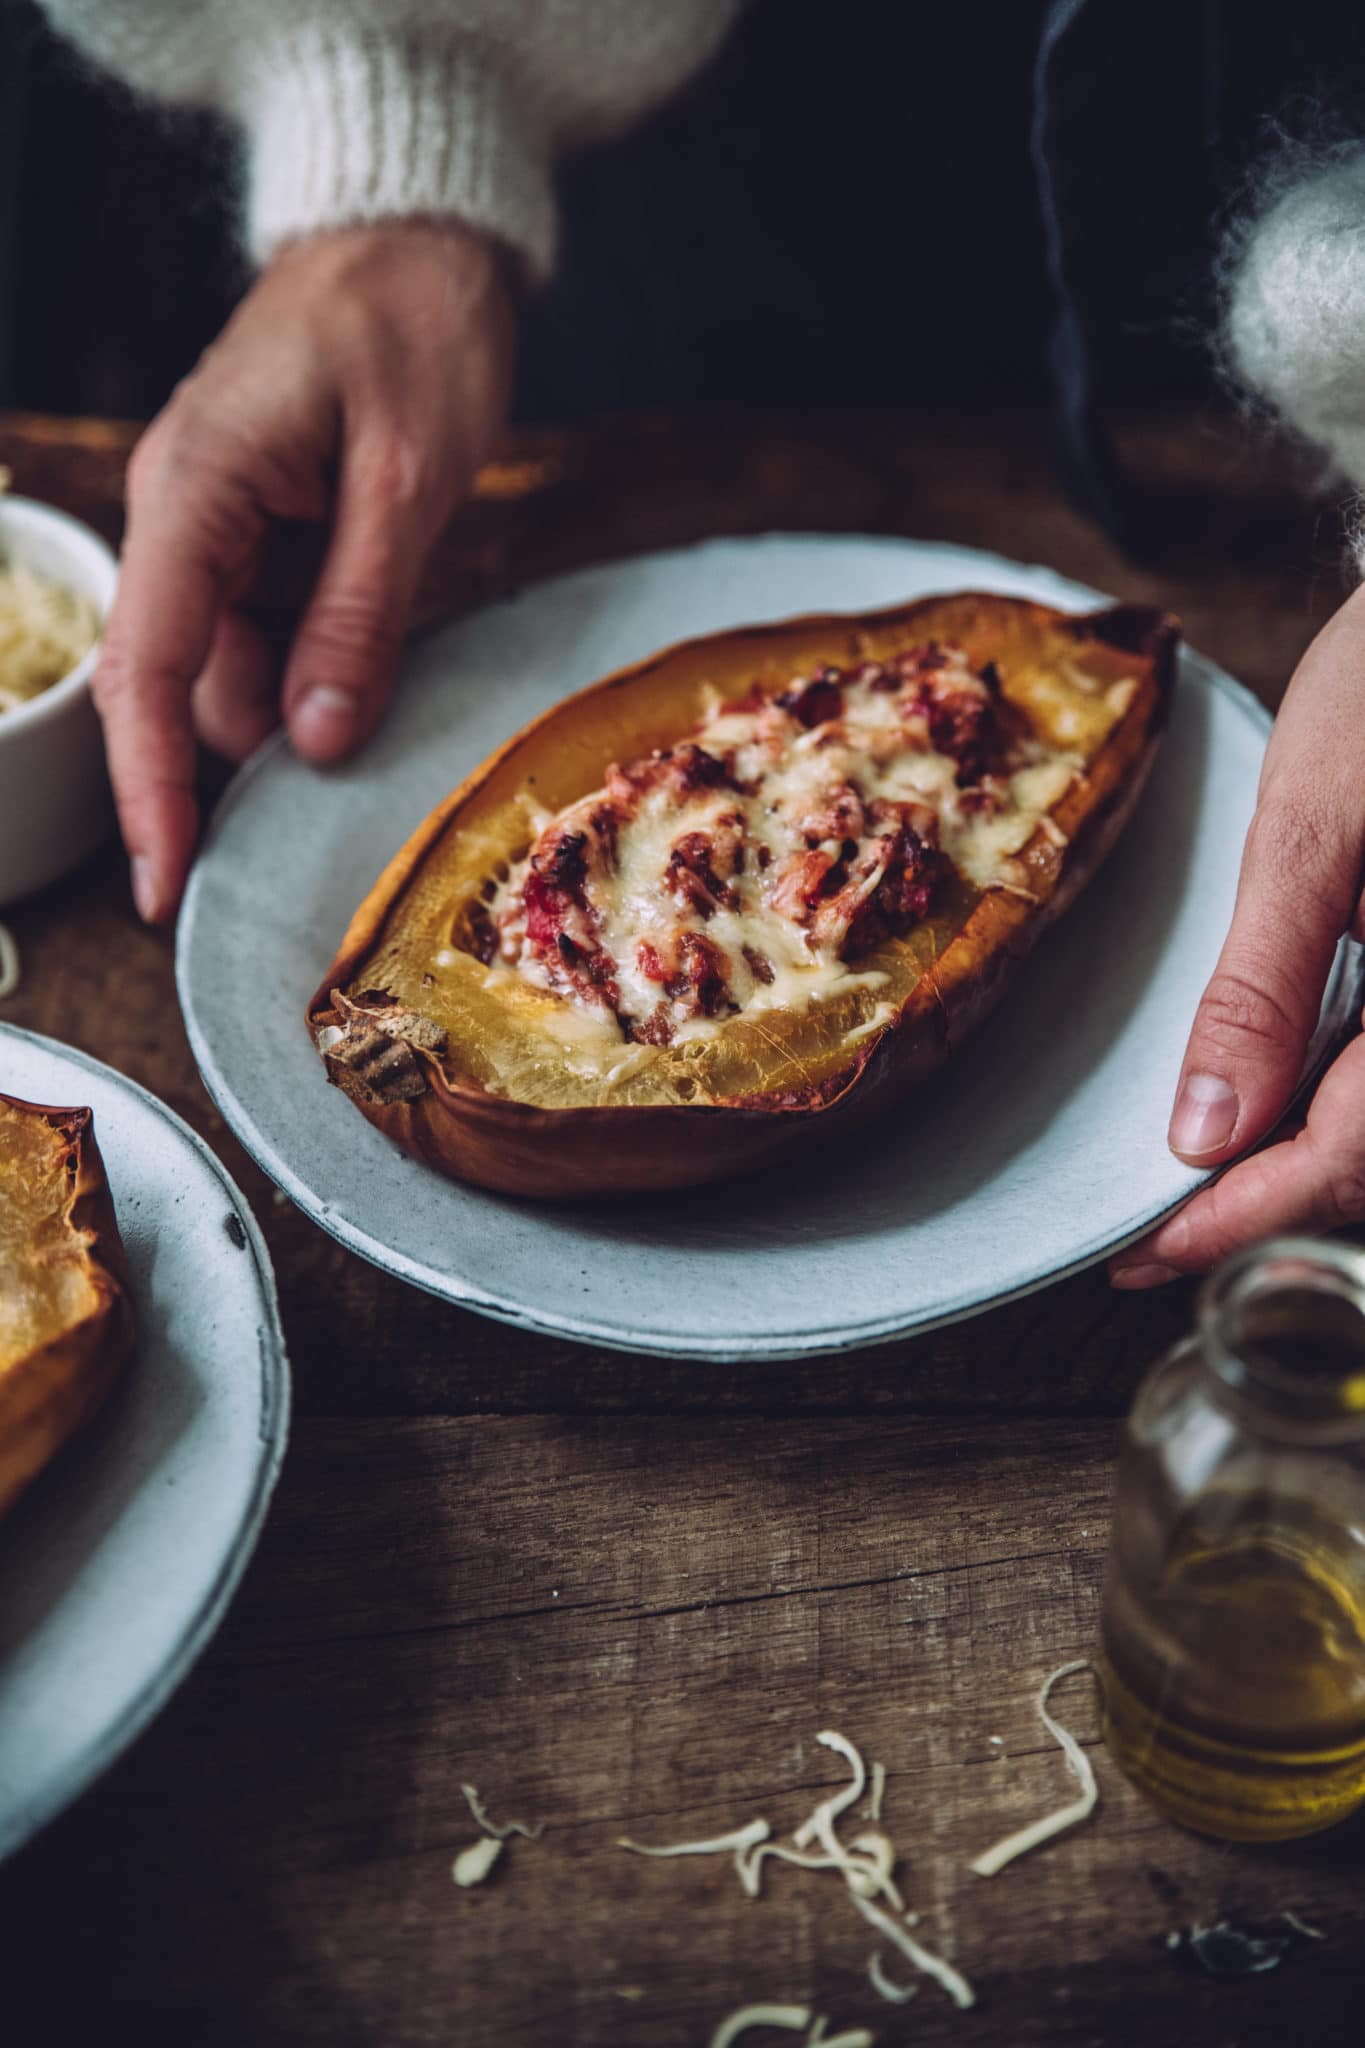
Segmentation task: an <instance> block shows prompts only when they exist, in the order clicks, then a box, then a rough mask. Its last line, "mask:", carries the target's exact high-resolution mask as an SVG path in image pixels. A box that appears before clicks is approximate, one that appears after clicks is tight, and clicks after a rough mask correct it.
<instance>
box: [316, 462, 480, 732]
mask: <svg viewBox="0 0 1365 2048" xmlns="http://www.w3.org/2000/svg"><path fill="white" fill-rule="evenodd" d="M443 511H444V501H443V498H442V496H441V495H440V494H439V493H438V491H437V490H436V489H435V488H434V487H433V484H432V481H431V478H430V476H429V474H428V472H427V469H426V461H425V457H424V456H421V455H413V454H411V452H410V450H409V449H408V448H407V447H406V446H405V445H404V444H402V443H400V442H398V441H396V440H392V441H389V440H383V439H378V440H373V441H371V442H370V443H369V444H365V443H360V444H358V445H356V446H355V447H354V448H352V449H349V450H348V451H347V454H346V456H345V457H344V459H343V463H342V471H341V479H340V487H339V495H338V503H337V512H336V521H335V525H334V527H333V532H332V539H331V542H330V545H329V547H328V550H327V555H326V559H325V560H324V562H323V566H322V571H321V574H320V575H319V577H318V581H317V587H316V589H315V590H314V592H313V596H312V599H311V601H310V603H309V605H308V608H307V610H306V612H305V613H304V616H303V619H302V621H301V622H300V625H299V629H298V632H297V633H296V635H295V638H294V645H293V648H292V650H291V652H290V656H289V660H288V663H287V665H286V668H285V677H284V692H283V705H284V716H285V720H286V723H287V724H288V727H289V733H290V737H291V738H292V740H293V741H294V744H295V746H296V747H297V748H298V749H299V752H300V753H302V754H304V755H306V756H307V758H308V759H309V760H312V761H333V760H337V759H339V758H340V757H341V756H342V755H344V754H348V753H350V752H351V751H352V749H353V748H355V747H357V746H359V745H360V744H361V743H362V741H364V740H366V739H368V738H369V736H370V734H371V733H372V732H373V731H374V729H375V727H376V726H377V725H378V723H379V721H380V719H381V717H382V716H383V712H384V707H385V706H386V704H387V703H388V700H389V697H390V695H391V693H392V690H393V685H394V677H395V672H396V669H397V665H398V657H399V654H400V652H401V651H402V646H403V635H404V632H405V630H406V627H407V622H408V613H409V610H410V608H411V604H412V596H413V592H414V590H415V589H416V587H417V579H418V577H419V576H420V574H421V571H422V564H423V562H424V560H425V558H426V553H427V550H428V548H429V546H430V544H431V540H432V537H433V535H434V533H435V531H436V528H437V526H438V524H439V522H440V519H441V517H442V514H443Z"/></svg>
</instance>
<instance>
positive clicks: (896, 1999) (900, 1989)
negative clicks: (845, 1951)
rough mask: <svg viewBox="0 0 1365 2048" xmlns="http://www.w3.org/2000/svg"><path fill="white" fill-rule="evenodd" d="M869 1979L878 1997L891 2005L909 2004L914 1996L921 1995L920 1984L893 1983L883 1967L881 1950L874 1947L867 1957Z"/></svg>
mask: <svg viewBox="0 0 1365 2048" xmlns="http://www.w3.org/2000/svg"><path fill="white" fill-rule="evenodd" d="M867 1981H868V1983H869V1984H870V1985H871V1986H872V1989H873V1990H874V1991H875V1992H876V1994H877V1996H878V1998H884V1999H885V2000H886V2001H887V2003H888V2004H889V2005H908V2004H909V2003H910V2000H911V1999H912V1998H917V1997H918V1996H919V1985H918V1984H893V1983H892V1982H891V1979H890V1978H889V1977H888V1976H887V1974H886V1972H885V1970H884V1969H883V1968H882V1957H881V1950H880V1949H874V1950H873V1951H872V1954H871V1955H870V1956H869V1957H868V1959H867Z"/></svg>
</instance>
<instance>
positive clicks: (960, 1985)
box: [849, 1889, 976, 2012]
mask: <svg viewBox="0 0 1365 2048" xmlns="http://www.w3.org/2000/svg"><path fill="white" fill-rule="evenodd" d="M849 1896H850V1898H851V1899H852V1900H853V1903H854V1905H855V1906H856V1907H857V1908H858V1911H859V1912H860V1913H861V1914H862V1916H863V1918H864V1920H870V1921H871V1923H872V1925H873V1926H874V1927H875V1928H876V1929H877V1930H878V1932H879V1933H881V1934H884V1935H885V1936H886V1938H887V1940H888V1941H891V1942H894V1943H895V1945H896V1947H897V1948H898V1949H899V1950H900V1952H901V1954H902V1955H903V1956H904V1957H905V1960H906V1961H907V1962H908V1963H913V1964H914V1966H915V1968H916V1969H917V1970H922V1971H923V1972H924V1975H925V1976H926V1977H932V1978H933V1979H934V1982H935V1983H936V1984H941V1985H942V1986H943V1988H944V1990H945V1991H946V1992H947V1994H948V1996H949V1997H950V1998H951V1999H952V2001H953V2004H954V2005H957V2006H960V2007H961V2008H962V2010H963V2011H964V2012H965V2011H966V2010H967V2008H968V2007H969V2006H972V2005H975V2004H976V1993H975V1992H974V1991H973V1989H972V1987H971V1985H970V1984H969V1983H968V1982H967V1979H966V1978H965V1977H964V1976H963V1975H962V1974H961V1972H960V1971H958V1970H955V1969H954V1968H953V1966H952V1964H951V1963H945V1962H944V1960H943V1958H942V1956H936V1955H935V1954H934V1953H933V1952H932V1950H930V1949H927V1948H922V1947H921V1946H920V1944H919V1942H917V1941H916V1940H915V1937H914V1935H913V1934H912V1933H911V1932H910V1930H909V1928H908V1927H907V1926H906V1924H905V1922H904V1921H903V1920H893V1919H892V1918H891V1915H890V1914H889V1913H884V1912H883V1911H882V1909H881V1907H880V1906H874V1905H873V1903H872V1901H871V1899H865V1898H863V1897H862V1896H861V1895H860V1894H859V1893H858V1892H855V1891H853V1890H852V1889H850V1892H849Z"/></svg>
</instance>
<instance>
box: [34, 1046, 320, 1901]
mask: <svg viewBox="0 0 1365 2048" xmlns="http://www.w3.org/2000/svg"><path fill="white" fill-rule="evenodd" d="M15 1040H17V1041H18V1042H19V1043H21V1044H24V1045H33V1046H36V1047H38V1049H39V1050H40V1051H42V1052H45V1053H49V1054H52V1055H55V1056H56V1057H57V1058H58V1059H59V1060H61V1061H64V1062H69V1063H70V1064H72V1065H74V1066H76V1067H77V1068H79V1069H81V1070H82V1071H84V1072H87V1073H94V1074H96V1075H98V1076H99V1078H100V1079H101V1080H108V1081H112V1082H113V1083H114V1085H115V1087H116V1088H117V1089H121V1090H123V1091H125V1092H126V1093H128V1094H130V1095H132V1096H134V1097H135V1098H136V1099H137V1100H138V1101H139V1102H141V1103H142V1105H143V1106H144V1107H146V1108H148V1109H150V1110H151V1111H152V1112H153V1114H154V1115H156V1116H157V1117H159V1118H160V1119H161V1121H162V1122H163V1123H164V1124H166V1125H167V1126H169V1128H170V1130H171V1131H172V1133H173V1134H174V1136H175V1137H176V1138H177V1139H179V1140H180V1141H181V1142H182V1143H186V1144H188V1147H189V1149H190V1151H191V1152H193V1153H194V1154H195V1155H196V1157H197V1158H198V1159H199V1161H200V1162H201V1164H203V1165H206V1166H207V1167H208V1168H209V1169H210V1170H211V1172H212V1173H213V1175H214V1177H215V1178H216V1179H217V1181H218V1183H219V1185H220V1186H221V1188H222V1190H223V1193H224V1195H225V1196H226V1197H227V1200H228V1202H229V1204H230V1206H231V1209H232V1212H233V1214H234V1215H235V1216H236V1217H237V1219H238V1221H239V1223H240V1224H241V1226H242V1229H243V1232H244V1234H245V1238H246V1249H247V1250H248V1252H249V1253H250V1255H251V1263H252V1268H253V1272H254V1278H255V1281H256V1285H257V1292H258V1294H259V1296H260V1300H261V1303H262V1307H263V1310H264V1320H263V1324H262V1331H261V1336H262V1342H261V1345H260V1357H259V1361H258V1367H259V1385H260V1389H261V1419H260V1425H259V1427H258V1430H257V1439H258V1442H259V1443H260V1445H261V1448H262V1452H263V1455H262V1457H261V1458H260V1459H259V1461H258V1463H257V1466H256V1470H255V1473H254V1475H253V1479H252V1485H251V1491H250V1494H249V1496H248V1499H247V1502H246V1506H245V1509H244V1512H243V1515H242V1517H241V1520H240V1521H239V1522H238V1524H237V1528H236V1530H235V1533H234V1535H233V1538H232V1542H231V1545H230V1547H229V1549H228V1551H227V1553H226V1554H225V1555H224V1557H223V1558H222V1559H221V1560H220V1561H219V1564H218V1567H217V1570H216V1571H215V1573H214V1575H213V1578H212V1581H211V1583H210V1584H209V1586H208V1587H207V1589H206V1590H205V1592H204V1595H203V1597H202V1598H201V1600H200V1601H199V1603H198V1605H197V1606H196V1607H195V1609H194V1610H193V1612H192V1614H191V1616H190V1618H189V1620H188V1621H187V1622H186V1624H185V1626H184V1628H183V1629H182V1631H181V1633H180V1634H179V1636H178V1637H177V1639H176V1642H175V1645H174V1647H173V1649H172V1650H171V1652H170V1654H169V1656H167V1657H166V1658H165V1659H164V1660H163V1662H162V1663H161V1664H160V1665H159V1666H158V1668H157V1669H156V1671H155V1672H154V1673H153V1674H152V1675H151V1676H150V1677H149V1678H148V1679H147V1680H146V1681H145V1683H144V1684H143V1685H142V1686H141V1687H140V1688H139V1689H138V1691H137V1692H136V1693H135V1695H134V1696H133V1698H132V1699H131V1700H130V1701H129V1702H128V1703H127V1705H126V1706H125V1707H124V1709H123V1711H122V1712H121V1713H120V1714H119V1715H118V1716H117V1717H116V1719H115V1720H113V1721H112V1722H110V1723H109V1724H108V1725H107V1726H106V1727H105V1728H104V1729H103V1730H102V1731H101V1733H100V1734H99V1735H98V1736H97V1737H96V1738H95V1739H94V1740H93V1741H91V1742H89V1743H88V1744H87V1745H86V1746H85V1748H84V1749H82V1750H80V1751H78V1752H77V1755H76V1757H75V1758H74V1760H73V1762H72V1763H71V1764H70V1765H69V1766H68V1768H67V1769H66V1771H65V1772H64V1773H62V1774H60V1775H59V1776H58V1777H57V1778H55V1779H54V1780H53V1783H52V1785H51V1787H50V1788H49V1789H48V1790H47V1791H46V1792H45V1793H43V1794H40V1795H39V1796H38V1797H36V1798H34V1799H32V1800H27V1801H23V1802H21V1803H20V1804H18V1805H17V1806H16V1808H15V1809H14V1812H13V1815H12V1817H11V1818H10V1819H8V1820H3V1821H0V1860H3V1859H4V1858H6V1857H8V1856H11V1855H13V1854H14V1853H15V1851H16V1850H18V1849H20V1848H22V1846H23V1845H24V1843H25V1842H28V1841H30V1840H31V1839H32V1838H33V1836H34V1835H36V1834H38V1833H39V1832H40V1830H41V1829H43V1828H44V1827H46V1826H47V1825H48V1823H49V1822H50V1821H52V1820H55V1819H56V1817H57V1815H58V1814H59V1813H62V1812H63V1811H64V1810H65V1809H66V1808H67V1807H68V1806H70V1805H72V1804H73V1803H74V1802H75V1801H76V1800H77V1799H79V1798H80V1797H81V1795H82V1793H84V1792H87V1791H88V1790H89V1789H90V1787H91V1786H92V1785H93V1784H94V1783H95V1781H96V1780H97V1779H98V1778H100V1777H102V1776H103V1774H104V1772H105V1771H107V1770H108V1769H109V1768H110V1767H111V1765H113V1764H114V1763H115V1762H116V1761H117V1760H118V1758H119V1757H120V1756H121V1755H122V1754H123V1753H124V1751H125V1750H126V1749H128V1748H129V1747H130V1746H131V1744H132V1743H133V1742H135V1741H136V1740H137V1738H138V1737H139V1736H140V1735H142V1734H143V1733H145V1731H146V1730H147V1729H148V1728H149V1727H150V1725H151V1723H152V1722H153V1721H154V1720H155V1719H156V1717H157V1715H158V1714H159V1713H160V1712H161V1710H162V1708H163V1707H165V1706H166V1705H168V1704H169V1702H170V1700H171V1698H172V1697H173V1696H174V1694H175V1693H176V1692H177V1691H178V1690H179V1688H180V1686H181V1685H182V1684H183V1683H184V1681H185V1679H186V1678H187V1677H188V1675H189V1673H190V1671H191V1670H192V1668H193V1666H194V1665H195V1664H196V1663H197V1662H198V1660H199V1658H200V1657H201V1656H202V1655H203V1653H204V1651H205V1650H206V1649H207V1648H208V1645H209V1643H210V1642H211V1641H212V1639H213V1637H214V1635H215V1634H216V1633H217V1631H218V1629H219V1628H220V1626H221V1625H222V1622H223V1620H224V1617H225V1616H226V1614H227V1610H228V1607H229V1606H230V1604H231V1601H232V1598H233V1595H234V1594H235V1593H236V1591H237V1588H238V1586H239V1585H240V1583H241V1580H242V1575H243V1573H244V1572H245V1571H246V1568H247V1565H248V1564H249V1563H250V1561H251V1558H252V1555H253V1554H254V1552H255V1549H256V1545H257V1542H258V1541H259V1538H260V1534H261V1530H262V1528H263V1527H264V1524H265V1518H266V1515H267V1513H268V1511H269V1507H270V1502H271V1498H272V1496H273V1494H274V1491H275V1487H276V1485H277V1483H278V1480H279V1476H280V1471H281V1468H282V1466H283V1463H284V1456H285V1451H286V1449H287V1446H288V1441H289V1424H290V1417H291V1412H292V1405H293V1396H292V1383H291V1379H290V1371H289V1353H288V1349H287V1347H286V1344H285V1338H284V1327H283V1324H282V1322H281V1320H280V1306H279V1296H278V1291H277V1289H276V1285H275V1272H274V1267H273V1265H272V1263H271V1259H270V1252H269V1250H268V1248H267V1246H266V1242H265V1239H264V1237H263V1236H262V1234H261V1229H260V1225H259V1224H258V1223H257V1221H256V1218H255V1216H254V1214H253V1213H252V1209H251V1205H250V1203H249V1202H248V1201H247V1199H246V1196H245V1195H244V1194H243V1193H242V1191H241V1189H240V1188H239V1187H238V1186H237V1184H236V1182H235V1181H234V1180H233V1178H232V1176H231V1174H230V1173H229V1172H228V1170H227V1168H226V1167H225V1166H224V1164H223V1162H222V1160H221V1159H219V1157H218V1155H217V1153H216V1152H214V1151H213V1149H212V1147H211V1146H210V1145H208V1144H207V1143H206V1142H205V1140H204V1139H203V1138H201V1137H200V1136H199V1133H198V1132H197V1131H195V1130H193V1129H192V1128H191V1127H190V1125H189V1124H187V1123H186V1122H185V1120H184V1118H183V1117H181V1116H178V1115H177V1114H176V1112H175V1111H174V1110H173V1109H172V1108H171V1107H170V1106H169V1104H168V1103H165V1102H163V1101H162V1100H161V1098H160V1096H157V1095H153V1094H152V1092H151V1090H150V1089H149V1088H144V1087H143V1086H142V1084H141V1082H139V1081H134V1080H132V1079H131V1077H130V1076H129V1075H127V1074H124V1073H120V1071H119V1069H118V1068H117V1067H111V1066H109V1065H108V1064H107V1063H106V1062H105V1061H103V1060H98V1059H96V1058H95V1057H94V1055H93V1054H91V1053H87V1052H82V1051H81V1050H80V1048H79V1047H77V1046H72V1045H64V1044H63V1043H62V1042H61V1040H60V1039H56V1038H50V1037H48V1036H47V1035H46V1033H44V1032H40V1031H28V1030H25V1029H24V1028H23V1027H22V1026H21V1025H18V1024H10V1023H8V1022H5V1021H3V1020H0V1048H2V1047H3V1046H4V1044H5V1043H6V1042H7V1041H15ZM115 1202H116V1203H117V1190H115Z"/></svg>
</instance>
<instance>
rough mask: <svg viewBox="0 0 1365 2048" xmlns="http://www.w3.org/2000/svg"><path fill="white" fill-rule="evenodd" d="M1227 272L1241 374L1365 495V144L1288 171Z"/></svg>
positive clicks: (1230, 332)
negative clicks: (1308, 166) (1314, 163)
mask: <svg viewBox="0 0 1365 2048" xmlns="http://www.w3.org/2000/svg"><path fill="white" fill-rule="evenodd" d="M1227 271H1228V275H1227V300H1226V317H1225V325H1224V342H1225V346H1226V351H1227V355H1228V358H1229V362H1230V365H1231V368H1232V369H1233V371H1234V373H1235V374H1236V376H1237V377H1238V378H1239V379H1240V380H1241V381H1242V382H1243V383H1244V384H1245V385H1247V386H1248V387H1249V389H1250V390H1251V391H1252V392H1253V393H1254V394H1255V395H1256V397H1257V398H1258V399H1259V400H1260V401H1261V402H1262V403H1263V404H1264V405H1265V406H1267V407H1268V408H1269V409H1270V410H1271V412H1272V413H1273V414H1274V415H1275V416H1276V417H1277V418H1278V419H1279V420H1280V421H1281V422H1282V423H1283V424H1284V425H1285V426H1287V427H1289V428H1290V429H1291V430H1292V431H1293V432H1295V433H1296V434H1298V435H1300V436H1301V437H1302V438H1303V439H1304V440H1306V441H1308V442H1311V443H1312V444H1313V445H1314V446H1315V447H1316V448H1318V449H1319V450H1320V451H1321V452H1322V454H1323V455H1324V456H1325V457H1326V458H1327V461H1328V462H1329V464H1330V465H1331V468H1332V469H1333V471H1334V472H1335V473H1337V474H1338V475H1339V476H1341V477H1343V478H1345V479H1346V480H1347V481H1348V482H1349V483H1351V484H1353V485H1354V486H1355V487H1356V489H1357V490H1361V491H1365V148H1360V147H1357V148H1356V149H1353V150H1346V151H1341V152H1337V153H1336V154H1335V155H1333V156H1332V157H1331V159H1330V160H1328V161H1326V162H1320V163H1318V164H1317V165H1316V166H1315V167H1313V168H1311V169H1304V170H1301V171H1300V172H1298V173H1297V174H1295V173H1294V172H1293V171H1292V170H1291V169H1289V168H1287V167H1286V168H1285V169H1283V170H1282V171H1281V172H1280V173H1279V174H1278V175H1277V176H1276V178H1275V181H1274V184H1273V186H1272V188H1271V190H1270V191H1269V193H1268V194H1267V196H1266V197H1265V199H1264V200H1263V201H1262V204H1261V206H1260V208H1259V209H1258V210H1257V211H1256V212H1255V213H1254V214H1253V216H1252V217H1251V218H1250V219H1249V221H1248V222H1246V223H1244V224H1243V225H1242V226H1241V227H1239V228H1238V229H1237V230H1236V231H1235V233H1234V238H1233V243H1232V246H1231V249H1230V251H1229V255H1228V262H1227ZM1359 551H1360V550H1359V548H1358V552H1359ZM1361 565H1362V567H1365V555H1362V564H1361Z"/></svg>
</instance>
